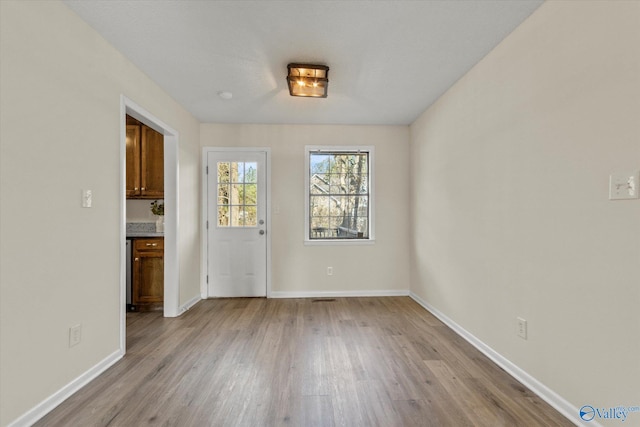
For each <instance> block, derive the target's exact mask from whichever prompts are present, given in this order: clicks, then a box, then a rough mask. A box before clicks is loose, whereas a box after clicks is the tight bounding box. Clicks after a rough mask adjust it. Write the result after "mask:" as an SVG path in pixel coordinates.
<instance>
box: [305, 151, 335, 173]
mask: <svg viewBox="0 0 640 427" xmlns="http://www.w3.org/2000/svg"><path fill="white" fill-rule="evenodd" d="M329 159H330V156H329V155H328V154H315V153H311V157H310V161H309V165H310V173H311V174H317V173H322V174H324V173H328V172H329V170H330V167H329Z"/></svg>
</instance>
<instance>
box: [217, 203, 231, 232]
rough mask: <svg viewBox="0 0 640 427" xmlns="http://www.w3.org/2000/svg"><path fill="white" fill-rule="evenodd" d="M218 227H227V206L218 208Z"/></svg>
mask: <svg viewBox="0 0 640 427" xmlns="http://www.w3.org/2000/svg"><path fill="white" fill-rule="evenodd" d="M218 226H219V227H228V226H229V206H218Z"/></svg>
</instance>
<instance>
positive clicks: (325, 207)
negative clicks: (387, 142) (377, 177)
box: [307, 152, 370, 239]
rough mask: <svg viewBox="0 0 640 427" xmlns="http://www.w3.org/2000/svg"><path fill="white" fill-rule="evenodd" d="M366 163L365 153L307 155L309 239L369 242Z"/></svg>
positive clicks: (367, 171) (367, 157)
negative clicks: (366, 239)
mask: <svg viewBox="0 0 640 427" xmlns="http://www.w3.org/2000/svg"><path fill="white" fill-rule="evenodd" d="M368 163H369V153H368V152H334V153H328V152H322V153H313V152H309V171H307V172H308V173H309V189H308V197H309V200H308V203H309V238H311V239H355V238H368V227H369V193H368V192H369V178H370V177H369V165H368Z"/></svg>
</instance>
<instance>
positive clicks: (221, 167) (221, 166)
mask: <svg viewBox="0 0 640 427" xmlns="http://www.w3.org/2000/svg"><path fill="white" fill-rule="evenodd" d="M230 170H231V167H230V165H229V162H219V163H218V182H229V177H230Z"/></svg>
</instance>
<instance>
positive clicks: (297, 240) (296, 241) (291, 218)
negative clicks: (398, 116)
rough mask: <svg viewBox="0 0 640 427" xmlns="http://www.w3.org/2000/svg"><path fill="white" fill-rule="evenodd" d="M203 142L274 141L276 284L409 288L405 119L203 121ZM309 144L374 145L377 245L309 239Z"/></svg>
mask: <svg viewBox="0 0 640 427" xmlns="http://www.w3.org/2000/svg"><path fill="white" fill-rule="evenodd" d="M311 101H312V102H313V101H314V100H311ZM315 101H317V100H315ZM320 102H323V101H322V100H321V101H320ZM200 142H201V145H202V146H203V147H207V146H219V147H251V146H253V147H270V148H271V155H272V168H271V177H272V181H271V190H272V205H273V206H274V207H279V212H280V213H278V214H276V213H273V212H272V216H271V218H272V230H271V237H272V268H273V274H272V290H273V291H274V292H284V293H287V292H289V293H291V292H295V293H309V292H336V291H345V292H352V293H354V292H355V293H357V292H361V291H379V292H382V291H394V292H397V291H402V290H405V291H406V290H408V289H409V256H408V246H407V241H408V232H409V228H408V219H409V216H408V205H409V191H408V178H409V174H408V167H407V159H408V149H409V128H408V127H407V126H302V125H232V124H228V125H224V124H203V125H201V127H200ZM305 145H373V146H374V147H375V203H376V208H375V221H376V224H375V232H376V243H375V245H367V246H344V245H342V246H304V244H303V242H304V203H305V196H304V195H305V192H304V173H305V172H304V147H305ZM328 266H332V267H333V268H334V274H333V276H327V275H326V268H327V267H328Z"/></svg>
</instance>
